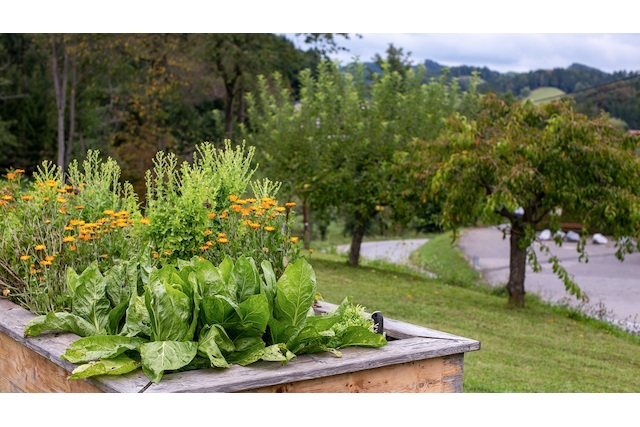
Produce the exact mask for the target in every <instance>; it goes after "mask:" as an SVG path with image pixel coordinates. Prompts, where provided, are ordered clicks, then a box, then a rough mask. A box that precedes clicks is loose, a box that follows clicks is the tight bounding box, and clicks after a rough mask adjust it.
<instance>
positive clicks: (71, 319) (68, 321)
mask: <svg viewBox="0 0 640 427" xmlns="http://www.w3.org/2000/svg"><path fill="white" fill-rule="evenodd" d="M45 331H68V332H73V333H74V334H76V335H79V336H81V337H87V336H91V335H97V334H98V333H99V332H98V331H97V330H96V329H95V327H94V325H92V324H91V323H89V322H87V321H86V320H84V319H83V318H81V317H80V316H77V315H75V314H73V313H66V312H61V313H55V312H51V313H48V314H47V315H46V316H38V317H36V318H33V319H31V320H30V321H29V322H28V323H27V324H26V325H25V327H24V336H25V337H30V336H31V337H33V336H36V335H40V334H41V333H43V332H45Z"/></svg>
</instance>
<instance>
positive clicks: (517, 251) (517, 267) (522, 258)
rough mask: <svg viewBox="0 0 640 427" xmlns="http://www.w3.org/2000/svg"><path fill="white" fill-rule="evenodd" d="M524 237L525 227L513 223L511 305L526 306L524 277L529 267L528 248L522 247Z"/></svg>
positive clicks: (510, 272) (508, 284) (509, 284)
mask: <svg viewBox="0 0 640 427" xmlns="http://www.w3.org/2000/svg"><path fill="white" fill-rule="evenodd" d="M523 237H524V229H523V228H522V226H521V225H519V224H514V223H513V222H512V223H511V237H510V257H509V282H508V283H507V291H509V305H510V306H512V307H518V308H524V294H525V291H524V278H525V272H526V268H527V249H526V248H525V249H522V248H520V242H521V241H522V239H523Z"/></svg>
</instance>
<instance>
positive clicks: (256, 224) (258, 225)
mask: <svg viewBox="0 0 640 427" xmlns="http://www.w3.org/2000/svg"><path fill="white" fill-rule="evenodd" d="M249 227H251V228H253V229H254V230H256V229H258V228H260V224H258V223H257V222H252V223H250V224H249Z"/></svg>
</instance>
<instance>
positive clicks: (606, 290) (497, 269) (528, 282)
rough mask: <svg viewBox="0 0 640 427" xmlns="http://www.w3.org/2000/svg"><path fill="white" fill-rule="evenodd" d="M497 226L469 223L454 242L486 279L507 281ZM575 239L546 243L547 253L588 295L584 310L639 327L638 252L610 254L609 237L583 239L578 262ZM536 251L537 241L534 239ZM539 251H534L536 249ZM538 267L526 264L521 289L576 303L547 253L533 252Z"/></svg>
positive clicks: (504, 243)
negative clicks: (598, 242)
mask: <svg viewBox="0 0 640 427" xmlns="http://www.w3.org/2000/svg"><path fill="white" fill-rule="evenodd" d="M502 237H503V235H502V231H500V230H498V229H497V228H496V227H486V228H473V229H469V230H466V231H464V232H463V233H462V235H461V236H460V241H459V246H460V250H461V251H462V252H463V253H464V255H465V256H466V257H467V259H468V260H469V261H470V263H471V264H472V265H473V266H474V267H475V268H476V269H477V270H479V271H480V272H481V273H482V274H483V277H484V279H485V281H487V282H488V283H490V284H494V285H498V284H501V285H503V284H506V283H507V281H508V279H509V236H508V235H507V238H506V239H503V238H502ZM576 245H577V244H576V243H569V242H564V243H563V244H562V246H560V247H558V246H556V245H555V243H553V242H549V247H550V249H551V252H552V253H553V254H555V255H557V256H558V258H560V260H561V265H562V266H563V267H564V268H565V269H566V270H567V271H568V272H569V273H570V274H572V275H573V277H574V280H575V282H576V283H578V285H579V286H580V288H581V289H582V291H584V292H585V293H586V294H587V296H588V297H589V302H588V303H587V304H586V305H585V306H584V307H583V310H584V311H585V312H586V313H587V314H590V315H593V316H595V317H600V318H604V319H606V320H608V321H610V322H613V323H617V324H619V325H620V326H622V327H625V328H628V329H631V330H633V331H636V332H638V331H640V253H638V252H635V253H633V254H630V255H627V256H626V257H625V260H624V262H620V261H619V260H618V259H617V258H616V257H615V247H614V245H613V243H611V242H609V243H608V244H606V245H596V244H593V243H592V242H591V241H590V240H589V241H588V242H587V246H586V252H587V254H588V256H589V261H588V262H587V263H585V262H584V261H582V262H581V261H579V254H578V252H577V250H576ZM534 248H535V249H536V250H538V249H539V244H537V243H536V244H534ZM537 253H538V254H539V251H538V252H537ZM538 261H539V262H540V265H541V267H542V271H540V272H538V273H535V272H534V271H533V270H532V269H531V267H529V266H527V272H526V279H525V289H526V291H527V292H531V293H535V294H538V295H540V297H541V298H542V299H544V300H546V301H549V302H552V303H567V304H570V305H572V306H579V302H578V301H577V300H576V298H575V297H573V296H571V295H570V294H568V293H567V292H566V290H565V288H564V284H563V283H562V281H560V279H558V277H557V276H556V275H555V273H553V271H552V269H551V264H549V263H548V262H547V257H546V256H538Z"/></svg>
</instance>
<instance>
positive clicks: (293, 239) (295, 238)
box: [289, 237, 298, 243]
mask: <svg viewBox="0 0 640 427" xmlns="http://www.w3.org/2000/svg"><path fill="white" fill-rule="evenodd" d="M289 240H290V241H291V243H297V242H298V238H297V237H292V238H290V239H289Z"/></svg>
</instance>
